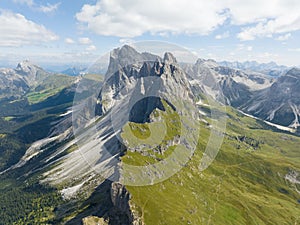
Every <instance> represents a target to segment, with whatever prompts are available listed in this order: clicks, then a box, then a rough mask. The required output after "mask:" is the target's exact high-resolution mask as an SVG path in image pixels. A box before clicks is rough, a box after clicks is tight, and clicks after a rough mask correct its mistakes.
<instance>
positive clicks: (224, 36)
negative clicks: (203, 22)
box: [215, 31, 230, 40]
mask: <svg viewBox="0 0 300 225" xmlns="http://www.w3.org/2000/svg"><path fill="white" fill-rule="evenodd" d="M229 36H230V35H229V32H228V31H226V32H225V33H223V34H218V35H216V36H215V38H216V39H218V40H220V39H224V38H228V37H229Z"/></svg>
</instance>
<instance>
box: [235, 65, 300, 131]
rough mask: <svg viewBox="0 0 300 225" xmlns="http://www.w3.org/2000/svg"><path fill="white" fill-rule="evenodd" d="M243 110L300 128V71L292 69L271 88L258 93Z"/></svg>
mask: <svg viewBox="0 0 300 225" xmlns="http://www.w3.org/2000/svg"><path fill="white" fill-rule="evenodd" d="M241 108H242V110H244V111H246V112H248V113H250V114H253V115H255V116H258V117H260V118H262V119H265V120H268V121H271V122H274V123H277V124H282V125H285V126H290V127H293V128H297V127H299V126H300V124H299V117H300V70H299V69H296V68H294V69H291V70H289V71H288V72H287V73H286V74H285V75H284V76H281V77H279V78H278V80H277V81H276V82H275V83H274V84H273V85H272V86H271V87H269V88H267V89H265V90H262V91H260V92H257V93H256V94H255V95H254V97H253V98H252V99H251V100H250V101H249V102H247V103H246V104H244V105H243V106H242V107H241Z"/></svg>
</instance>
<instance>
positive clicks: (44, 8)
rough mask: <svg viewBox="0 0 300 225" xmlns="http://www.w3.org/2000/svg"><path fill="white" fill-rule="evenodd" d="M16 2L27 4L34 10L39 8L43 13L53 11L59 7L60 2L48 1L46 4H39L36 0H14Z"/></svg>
mask: <svg viewBox="0 0 300 225" xmlns="http://www.w3.org/2000/svg"><path fill="white" fill-rule="evenodd" d="M13 2H14V3H19V4H25V5H28V6H29V7H30V8H32V9H34V10H38V11H40V12H43V13H51V12H54V11H56V10H57V9H58V7H59V6H60V4H61V3H60V2H58V3H55V4H50V3H47V4H46V5H38V4H37V3H35V2H34V0H13Z"/></svg>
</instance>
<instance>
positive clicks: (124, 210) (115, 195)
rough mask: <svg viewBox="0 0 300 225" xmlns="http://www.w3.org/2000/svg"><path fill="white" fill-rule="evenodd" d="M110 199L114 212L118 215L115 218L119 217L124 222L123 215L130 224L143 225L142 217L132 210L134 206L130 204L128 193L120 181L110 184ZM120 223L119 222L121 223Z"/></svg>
mask: <svg viewBox="0 0 300 225" xmlns="http://www.w3.org/2000/svg"><path fill="white" fill-rule="evenodd" d="M111 201H112V203H113V205H114V210H113V211H114V214H115V215H119V216H117V217H119V218H115V220H118V219H121V218H122V217H123V220H122V221H120V222H121V223H122V224H125V223H124V222H125V221H124V216H125V217H127V219H128V224H130V225H144V222H143V220H142V218H141V217H140V216H139V215H138V213H137V212H136V211H135V210H134V207H133V206H132V205H131V204H130V193H129V192H128V191H127V189H126V187H125V186H124V185H122V184H120V183H116V182H113V183H112V185H111ZM121 223H120V224H121Z"/></svg>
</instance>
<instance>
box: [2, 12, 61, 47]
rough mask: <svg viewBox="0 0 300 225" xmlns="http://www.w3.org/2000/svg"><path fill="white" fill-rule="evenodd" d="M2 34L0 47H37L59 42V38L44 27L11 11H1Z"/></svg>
mask: <svg viewBox="0 0 300 225" xmlns="http://www.w3.org/2000/svg"><path fill="white" fill-rule="evenodd" d="M0 33H1V35H0V46H13V47H16V46H22V45H30V44H32V45H33V44H34V45H36V44H41V43H43V42H44V43H46V42H49V41H55V40H58V36H57V35H55V34H54V33H52V32H51V31H49V30H47V29H46V28H45V27H44V26H42V25H39V24H36V23H34V22H33V21H30V20H27V19H26V18H25V17H24V16H23V15H21V14H15V13H12V12H9V11H0Z"/></svg>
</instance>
